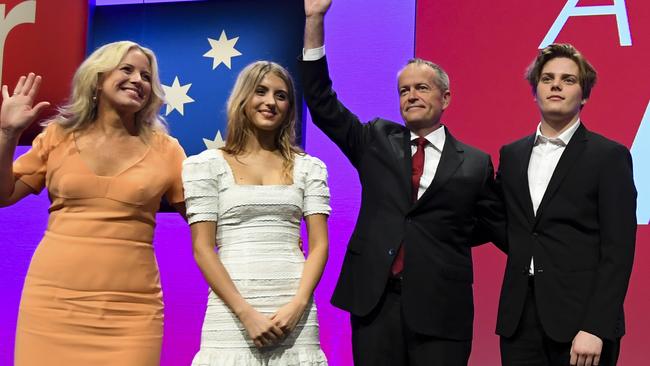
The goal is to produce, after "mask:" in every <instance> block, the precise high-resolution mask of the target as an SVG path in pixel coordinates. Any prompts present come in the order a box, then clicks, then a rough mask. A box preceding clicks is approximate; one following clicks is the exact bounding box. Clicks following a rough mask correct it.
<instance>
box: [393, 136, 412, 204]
mask: <svg viewBox="0 0 650 366" xmlns="http://www.w3.org/2000/svg"><path fill="white" fill-rule="evenodd" d="M388 141H389V142H390V145H391V147H392V149H393V153H394V154H393V156H394V157H395V161H396V163H397V167H398V170H399V172H400V175H401V178H402V183H403V186H404V187H405V188H406V189H405V190H404V192H405V193H406V199H407V200H408V201H410V200H411V199H410V197H411V132H410V131H409V130H408V129H407V128H404V130H402V131H395V132H394V133H391V134H390V135H388Z"/></svg>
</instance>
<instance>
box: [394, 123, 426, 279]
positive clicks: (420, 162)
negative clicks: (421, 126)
mask: <svg viewBox="0 0 650 366" xmlns="http://www.w3.org/2000/svg"><path fill="white" fill-rule="evenodd" d="M427 142H428V141H427V139H425V138H424V137H422V136H420V137H418V138H417V139H416V140H415V144H416V145H417V150H415V154H413V157H412V158H411V192H412V198H413V202H415V201H417V200H418V190H419V189H420V178H422V173H423V172H424V146H425V145H426V144H427ZM402 269H404V243H402V245H400V247H399V250H398V251H397V256H396V257H395V261H394V262H393V266H392V267H391V269H390V271H391V273H392V274H393V276H395V277H397V276H398V275H399V274H400V273H402Z"/></svg>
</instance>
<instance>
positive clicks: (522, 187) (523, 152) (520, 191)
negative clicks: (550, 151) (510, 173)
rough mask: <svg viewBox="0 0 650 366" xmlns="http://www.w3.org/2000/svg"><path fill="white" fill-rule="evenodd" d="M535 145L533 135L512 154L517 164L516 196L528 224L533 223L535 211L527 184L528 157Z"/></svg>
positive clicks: (528, 184)
mask: <svg viewBox="0 0 650 366" xmlns="http://www.w3.org/2000/svg"><path fill="white" fill-rule="evenodd" d="M534 143H535V135H534V134H533V135H531V136H529V137H528V138H526V140H525V141H524V142H523V143H522V144H521V145H520V146H517V148H516V149H515V151H514V153H515V156H516V159H517V161H518V162H519V165H518V169H517V171H516V174H517V176H518V180H519V182H522V183H521V184H515V185H514V187H515V191H516V195H517V197H518V199H519V202H521V205H522V207H523V209H524V212H525V213H526V217H527V218H528V222H529V223H531V224H532V223H533V222H534V221H535V210H534V209H533V199H532V198H531V197H530V183H529V182H528V164H529V163H530V155H531V154H532V153H533V145H534Z"/></svg>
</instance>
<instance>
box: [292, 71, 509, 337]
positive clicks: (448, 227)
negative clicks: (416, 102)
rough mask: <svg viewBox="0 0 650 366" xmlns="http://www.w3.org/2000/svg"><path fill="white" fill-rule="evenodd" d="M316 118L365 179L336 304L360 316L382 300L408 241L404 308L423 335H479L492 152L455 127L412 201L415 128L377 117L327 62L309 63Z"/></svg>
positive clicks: (307, 82) (307, 78)
mask: <svg viewBox="0 0 650 366" xmlns="http://www.w3.org/2000/svg"><path fill="white" fill-rule="evenodd" d="M300 69H301V73H302V78H303V84H304V90H305V99H306V102H307V105H308V106H309V110H310V112H311V115H312V119H313V121H314V123H315V124H316V126H318V127H319V128H320V129H321V130H322V131H323V132H324V133H325V134H326V135H327V136H328V137H329V138H330V139H331V140H332V141H334V142H335V143H336V145H338V147H339V148H340V149H341V150H342V151H343V153H344V154H345V155H346V156H347V158H348V159H349V160H350V162H351V163H352V164H353V165H354V167H355V168H356V169H357V171H358V173H359V179H360V180H361V186H362V197H361V208H360V212H359V217H358V219H357V223H356V226H355V229H354V233H353V234H352V237H351V238H350V242H349V244H348V248H347V253H346V255H345V259H344V262H343V268H342V269H341V274H340V277H339V281H338V284H337V286H336V289H335V291H334V295H333V297H332V303H333V304H334V305H335V306H337V307H339V308H341V309H344V310H347V311H349V312H350V313H352V314H353V315H356V316H364V315H367V314H368V313H370V312H371V311H372V310H373V308H375V306H376V305H377V304H378V302H379V300H380V298H381V296H382V294H383V293H384V289H385V286H386V282H387V279H388V277H389V273H390V267H391V264H392V262H393V260H394V257H395V254H396V253H397V250H398V248H399V246H400V244H401V243H404V245H405V253H404V254H405V257H404V271H403V281H402V306H403V312H402V313H403V316H404V318H405V321H406V323H407V324H408V326H409V328H410V329H412V330H413V331H416V332H418V333H422V334H428V335H435V336H438V337H443V338H451V339H462V340H467V339H471V337H472V320H473V313H474V308H473V300H472V280H473V277H472V276H473V274H472V256H471V244H472V234H473V231H474V229H475V227H476V222H477V218H476V217H477V216H478V215H481V213H482V212H483V211H487V210H488V209H492V207H491V206H492V205H494V204H495V203H496V202H497V196H496V194H495V191H494V181H493V173H494V171H493V167H492V163H491V161H490V156H489V155H487V154H485V153H483V152H481V151H479V150H477V149H475V148H472V147H470V146H468V145H465V144H463V143H462V142H460V141H458V140H456V139H455V138H454V137H453V136H452V135H450V134H449V133H447V135H446V141H445V145H444V148H443V152H442V156H441V159H440V163H439V166H438V169H437V171H436V175H435V177H434V179H433V182H432V183H431V185H430V186H429V188H428V189H427V191H426V192H425V193H424V194H423V195H422V197H421V198H420V199H419V200H418V201H417V202H416V203H413V202H412V199H411V147H410V132H409V130H408V129H407V128H405V127H404V126H402V125H400V124H397V123H394V122H390V121H387V120H383V119H380V118H377V119H375V120H372V121H370V122H369V123H367V124H363V123H361V122H360V121H359V120H358V118H357V117H356V116H355V115H354V114H352V113H351V112H350V111H349V110H347V109H346V108H345V107H344V106H343V105H342V104H341V103H340V102H339V101H338V99H337V97H336V94H335V92H334V91H333V90H332V83H331V80H330V78H329V73H328V68H327V63H326V60H325V59H321V60H319V61H309V62H301V64H300Z"/></svg>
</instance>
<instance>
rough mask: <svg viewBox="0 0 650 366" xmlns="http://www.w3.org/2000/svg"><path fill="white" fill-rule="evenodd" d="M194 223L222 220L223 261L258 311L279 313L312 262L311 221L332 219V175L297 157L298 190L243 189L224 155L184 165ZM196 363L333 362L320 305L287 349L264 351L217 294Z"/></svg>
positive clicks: (283, 365) (276, 365) (208, 154)
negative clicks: (305, 248)
mask: <svg viewBox="0 0 650 366" xmlns="http://www.w3.org/2000/svg"><path fill="white" fill-rule="evenodd" d="M183 186H184V189H185V201H186V204H187V218H188V221H189V223H190V224H192V223H195V222H198V221H216V222H217V246H218V248H219V258H220V259H221V261H222V262H223V264H224V266H225V267H226V269H227V270H228V273H229V274H230V277H231V278H232V280H233V282H234V283H235V286H237V289H238V290H239V292H240V293H241V294H242V296H243V297H244V298H245V299H246V301H247V302H248V303H250V304H251V305H252V306H253V307H254V308H255V309H257V310H258V311H259V312H261V313H262V314H265V315H271V314H273V313H274V312H275V311H276V310H277V309H278V308H279V307H280V306H282V305H284V304H286V303H288V302H289V301H290V300H291V298H292V297H293V296H294V295H295V294H296V292H297V290H298V283H299V281H300V277H301V275H302V269H303V265H304V262H305V259H304V256H303V254H302V252H301V250H300V248H299V246H298V240H299V237H300V222H301V219H302V217H303V216H307V215H312V214H327V215H328V214H329V212H330V206H329V189H328V187H327V170H326V168H325V165H324V164H323V162H321V161H320V160H318V159H317V158H314V157H311V156H309V155H306V154H305V155H298V156H296V159H295V164H294V171H293V184H292V185H264V186H260V185H238V184H236V183H235V181H234V178H233V174H232V171H231V170H230V167H229V165H228V164H227V162H226V161H225V160H224V158H223V155H222V153H221V151H220V150H207V151H204V152H202V153H201V154H198V155H195V156H192V157H190V158H188V159H187V160H185V162H184V163H183ZM192 365H193V366H217V365H218V366H247V365H269V366H289V365H291V366H293V365H296V366H297V365H305V366H307V365H309V366H316V365H318V366H320V365H327V360H326V359H325V355H324V354H323V351H322V350H321V348H320V342H319V335H318V319H317V316H316V306H315V305H314V303H313V301H310V304H309V305H308V307H307V310H305V313H304V315H303V317H302V319H301V320H300V321H299V322H298V325H297V326H296V328H295V329H294V331H293V332H291V333H290V334H289V336H288V337H287V338H286V339H285V340H284V341H283V342H281V343H280V344H278V345H276V346H272V347H265V348H262V349H258V348H256V347H255V346H254V345H253V342H252V341H251V339H250V338H249V337H248V333H247V332H246V329H245V328H244V326H243V325H242V324H241V322H240V321H239V319H238V318H237V316H235V315H234V314H233V313H232V312H231V311H230V309H229V308H228V307H227V306H226V305H225V304H224V303H223V301H221V299H220V298H219V297H218V296H216V295H215V294H214V292H212V291H210V294H209V298H208V305H207V310H206V313H205V320H204V322H203V330H202V333H201V349H200V350H199V352H198V353H197V354H196V356H194V360H193V362H192Z"/></svg>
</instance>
